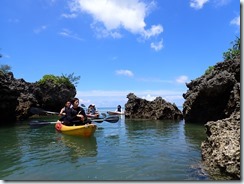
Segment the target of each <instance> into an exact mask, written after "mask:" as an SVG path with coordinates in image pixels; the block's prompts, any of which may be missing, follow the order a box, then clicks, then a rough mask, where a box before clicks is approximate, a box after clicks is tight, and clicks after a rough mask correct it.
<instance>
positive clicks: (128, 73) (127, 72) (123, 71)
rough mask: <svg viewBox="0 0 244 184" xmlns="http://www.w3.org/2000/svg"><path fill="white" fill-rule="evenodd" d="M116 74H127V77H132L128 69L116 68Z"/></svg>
mask: <svg viewBox="0 0 244 184" xmlns="http://www.w3.org/2000/svg"><path fill="white" fill-rule="evenodd" d="M116 74H117V75H125V76H128V77H133V75H134V74H133V72H132V71H130V70H117V71H116Z"/></svg>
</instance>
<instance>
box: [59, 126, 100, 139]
mask: <svg viewBox="0 0 244 184" xmlns="http://www.w3.org/2000/svg"><path fill="white" fill-rule="evenodd" d="M55 129H56V130H57V131H59V132H62V133H64V134H67V135H75V136H83V137H90V136H92V135H93V134H94V132H95V131H96V129H97V125H95V124H87V125H79V126H66V125H64V124H62V123H56V124H55Z"/></svg>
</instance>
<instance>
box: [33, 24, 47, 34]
mask: <svg viewBox="0 0 244 184" xmlns="http://www.w3.org/2000/svg"><path fill="white" fill-rule="evenodd" d="M46 29H47V26H45V25H43V26H40V27H38V28H36V29H34V30H33V31H34V33H36V34H38V33H40V32H42V31H44V30H46Z"/></svg>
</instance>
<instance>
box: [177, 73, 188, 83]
mask: <svg viewBox="0 0 244 184" xmlns="http://www.w3.org/2000/svg"><path fill="white" fill-rule="evenodd" d="M187 81H188V77H187V76H185V75H182V76H179V77H178V78H177V79H176V82H177V83H180V84H185V83H186V82H187Z"/></svg>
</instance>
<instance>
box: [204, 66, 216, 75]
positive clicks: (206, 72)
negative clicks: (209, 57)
mask: <svg viewBox="0 0 244 184" xmlns="http://www.w3.org/2000/svg"><path fill="white" fill-rule="evenodd" d="M213 69H214V66H209V67H208V69H207V70H206V71H205V75H208V74H210V72H211V71H212V70H213Z"/></svg>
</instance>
